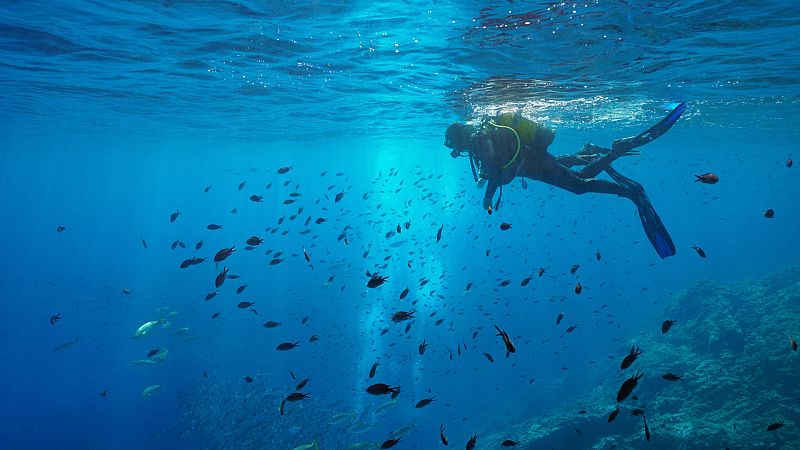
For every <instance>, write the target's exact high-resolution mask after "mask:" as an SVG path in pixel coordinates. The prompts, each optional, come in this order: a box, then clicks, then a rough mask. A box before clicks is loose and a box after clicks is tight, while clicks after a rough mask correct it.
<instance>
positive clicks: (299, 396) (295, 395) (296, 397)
mask: <svg viewBox="0 0 800 450" xmlns="http://www.w3.org/2000/svg"><path fill="white" fill-rule="evenodd" d="M310 395H311V394H303V393H302V392H292V393H291V394H289V395H287V396H286V401H287V402H299V401H300V400H303V399H306V398H308V397H309V396H310Z"/></svg>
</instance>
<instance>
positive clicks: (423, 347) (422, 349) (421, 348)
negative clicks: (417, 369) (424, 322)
mask: <svg viewBox="0 0 800 450" xmlns="http://www.w3.org/2000/svg"><path fill="white" fill-rule="evenodd" d="M427 349H428V343H427V342H425V339H423V340H422V343H421V344H419V356H422V355H424V354H425V350H427Z"/></svg>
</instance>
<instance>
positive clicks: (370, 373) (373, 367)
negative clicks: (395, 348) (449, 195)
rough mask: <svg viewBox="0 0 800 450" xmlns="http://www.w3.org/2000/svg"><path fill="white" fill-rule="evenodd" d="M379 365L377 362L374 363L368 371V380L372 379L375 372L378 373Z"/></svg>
mask: <svg viewBox="0 0 800 450" xmlns="http://www.w3.org/2000/svg"><path fill="white" fill-rule="evenodd" d="M380 365H381V363H380V362H378V361H375V363H374V364H372V368H370V369H369V377H370V378H374V377H375V372H377V371H378V366H380Z"/></svg>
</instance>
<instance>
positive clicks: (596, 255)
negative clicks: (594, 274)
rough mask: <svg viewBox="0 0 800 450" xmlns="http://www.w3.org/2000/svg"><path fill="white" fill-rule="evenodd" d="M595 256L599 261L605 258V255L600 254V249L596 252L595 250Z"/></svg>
mask: <svg viewBox="0 0 800 450" xmlns="http://www.w3.org/2000/svg"><path fill="white" fill-rule="evenodd" d="M594 257H595V258H597V260H598V261H600V260H601V259H603V255H601V254H600V250H597V251H596V252H594Z"/></svg>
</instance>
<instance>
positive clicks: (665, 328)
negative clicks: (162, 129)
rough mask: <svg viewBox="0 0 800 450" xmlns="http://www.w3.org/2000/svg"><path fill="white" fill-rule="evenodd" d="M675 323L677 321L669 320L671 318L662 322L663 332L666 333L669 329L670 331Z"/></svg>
mask: <svg viewBox="0 0 800 450" xmlns="http://www.w3.org/2000/svg"><path fill="white" fill-rule="evenodd" d="M673 325H675V321H674V320H669V319H668V320H665V321H664V322H663V323H662V324H661V334H666V333H667V331H669V329H670V328H672V326H673Z"/></svg>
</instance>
